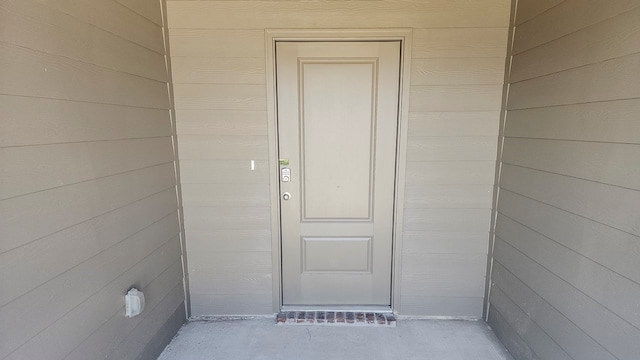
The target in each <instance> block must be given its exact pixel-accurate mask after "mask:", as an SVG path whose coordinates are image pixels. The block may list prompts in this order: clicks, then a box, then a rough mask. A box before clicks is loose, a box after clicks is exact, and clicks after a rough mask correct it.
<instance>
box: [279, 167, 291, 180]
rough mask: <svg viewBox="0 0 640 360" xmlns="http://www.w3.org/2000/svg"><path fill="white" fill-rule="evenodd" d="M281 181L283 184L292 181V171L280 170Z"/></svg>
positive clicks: (287, 169)
mask: <svg viewBox="0 0 640 360" xmlns="http://www.w3.org/2000/svg"><path fill="white" fill-rule="evenodd" d="M280 180H282V182H289V181H291V169H289V168H282V169H280Z"/></svg>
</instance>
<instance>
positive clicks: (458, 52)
mask: <svg viewBox="0 0 640 360" xmlns="http://www.w3.org/2000/svg"><path fill="white" fill-rule="evenodd" d="M509 7H510V1H508V0H483V1H473V2H471V1H461V0H454V1H451V0H437V1H429V2H425V1H397V0H385V1H374V2H372V1H348V2H333V1H327V2H325V1H320V2H305V1H268V2H264V1H255V2H234V1H171V0H170V1H168V15H169V27H170V31H169V33H170V43H171V56H172V72H173V80H174V82H175V97H176V112H177V128H178V137H179V150H180V151H179V153H180V157H181V159H180V163H181V177H182V182H183V185H182V186H183V197H184V204H183V205H184V207H185V227H186V236H187V239H188V240H187V243H188V245H187V248H188V249H187V250H188V253H189V272H190V274H189V276H190V290H191V299H192V306H193V308H192V310H193V314H194V315H210V314H264V313H270V312H272V311H273V305H272V293H271V291H272V290H271V288H270V284H271V282H272V281H273V279H272V273H271V272H272V271H271V266H272V265H271V264H270V263H267V260H268V259H270V258H271V255H270V254H271V253H270V244H271V240H272V239H271V229H270V215H271V212H270V200H269V199H270V198H269V181H270V179H269V175H268V174H269V172H268V166H269V164H268V160H269V159H268V141H269V139H268V138H267V114H266V87H265V83H266V79H265V77H266V72H265V49H264V29H267V28H288V29H292V28H302V29H308V28H317V29H326V28H376V27H377V28H388V27H399V28H406V27H411V28H413V49H412V52H413V59H412V63H413V67H412V69H407V70H408V71H410V72H411V84H412V86H411V91H410V94H406V96H407V97H408V98H409V99H410V109H411V112H410V120H409V134H410V138H409V139H408V156H407V160H408V163H407V184H406V186H407V188H406V194H407V195H406V197H405V204H406V209H405V224H404V228H405V234H404V246H405V248H404V249H402V252H403V254H404V256H405V257H406V258H405V260H404V261H405V262H407V264H410V265H408V266H407V267H404V268H403V270H402V277H401V278H402V284H401V287H402V294H401V295H402V296H401V302H400V303H399V304H396V306H397V309H398V310H400V312H401V313H403V314H418V315H447V316H471V317H479V316H481V315H482V301H483V290H482V289H483V288H484V282H485V264H486V254H487V247H488V234H489V224H490V209H491V197H492V193H493V183H494V171H495V170H494V169H495V159H496V144H497V134H498V124H499V116H500V108H501V101H502V83H503V78H504V62H505V61H504V60H505V59H504V58H505V53H506V42H507V25H508V14H509ZM252 160H254V161H255V170H253V171H252V170H251V168H250V163H251V161H252ZM221 254H222V255H221ZM267 255H268V256H267ZM219 258H220V259H225V258H226V259H233V261H236V262H238V264H242V265H243V266H241V267H238V266H234V267H233V268H230V266H229V265H225V264H226V263H227V262H226V261H218V260H216V259H219ZM258 260H259V261H258ZM425 274H428V276H425Z"/></svg>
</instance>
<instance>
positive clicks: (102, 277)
mask: <svg viewBox="0 0 640 360" xmlns="http://www.w3.org/2000/svg"><path fill="white" fill-rule="evenodd" d="M0 23H2V31H0V79H2V80H0V93H1V95H0V158H1V159H2V167H3V168H2V171H1V172H0V183H1V184H2V186H1V187H0V189H1V190H0V229H2V230H1V231H0V232H1V233H2V234H1V236H0V238H1V240H0V273H2V274H3V278H2V280H0V338H1V339H2V341H0V359H7V360H8V359H88V358H113V359H135V358H137V357H138V356H147V355H146V353H145V351H147V350H145V349H146V348H147V345H148V344H156V343H157V342H158V341H166V340H164V338H166V337H167V332H171V331H175V326H176V325H179V324H180V323H181V322H182V320H183V319H180V316H174V317H171V318H170V316H172V314H176V313H178V314H182V312H181V311H178V312H176V311H177V310H178V309H179V307H180V306H181V304H182V303H183V302H184V292H183V285H182V262H181V249H180V238H179V235H180V225H179V219H178V205H177V194H176V183H175V179H176V174H175V169H174V160H175V159H174V151H173V145H172V134H173V130H172V126H171V120H170V114H169V108H170V102H169V97H168V92H167V81H168V78H169V77H168V74H167V71H166V64H165V57H164V40H163V29H162V18H161V9H160V3H159V2H158V1H152V0H145V1H129V0H118V1H92V2H77V1H67V0H54V1H41V0H20V1H18V0H8V1H3V2H2V4H0ZM5 274H6V276H5ZM132 286H136V287H138V288H140V289H142V290H143V291H144V292H145V295H146V308H145V311H144V312H143V314H142V315H141V316H139V317H136V318H134V319H127V318H125V317H124V304H123V296H124V294H125V293H126V291H127V290H128V289H129V288H131V287H132ZM168 319H171V320H170V322H167V320H168ZM134 330H135V331H134ZM138 333H140V334H144V335H143V336H138V335H136V336H133V334H138ZM160 338H162V339H160ZM134 339H135V341H134ZM158 339H160V340H158ZM156 346H157V345H156ZM150 348H151V345H149V349H150ZM153 351H157V350H155V349H154V350H153Z"/></svg>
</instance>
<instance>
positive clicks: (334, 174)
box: [276, 41, 400, 306]
mask: <svg viewBox="0 0 640 360" xmlns="http://www.w3.org/2000/svg"><path fill="white" fill-rule="evenodd" d="M276 64H277V65H276V66H277V67H276V74H277V99H278V100H277V101H278V133H279V156H280V158H281V164H280V196H281V197H280V204H281V226H282V229H281V230H282V274H283V275H282V280H283V284H282V285H283V304H284V305H286V306H289V305H290V306H296V305H298V306H303V305H329V306H331V305H334V306H335V305H383V306H388V305H390V295H391V250H392V234H393V206H394V192H395V189H394V187H395V168H396V166H395V164H396V135H397V126H398V89H399V76H400V43H399V42H394V41H390V42H278V43H277V44H276Z"/></svg>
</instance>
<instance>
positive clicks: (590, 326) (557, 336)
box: [489, 0, 640, 360]
mask: <svg viewBox="0 0 640 360" xmlns="http://www.w3.org/2000/svg"><path fill="white" fill-rule="evenodd" d="M517 14H518V17H519V20H517V21H516V24H517V26H516V29H515V37H514V56H513V64H512V69H511V76H510V82H511V85H510V93H509V102H508V105H507V110H508V112H507V120H506V124H505V131H504V134H505V139H504V148H503V154H502V172H501V180H500V196H499V200H498V208H497V210H498V218H497V223H496V244H495V250H494V252H495V262H494V267H493V276H492V284H493V289H492V292H491V299H490V302H491V310H490V311H491V312H493V314H491V313H490V315H489V318H490V323H491V324H492V325H493V326H494V328H496V333H497V334H498V335H499V337H500V338H502V339H503V341H505V343H506V344H507V346H508V347H509V348H510V350H512V352H513V353H514V354H517V356H516V357H517V358H518V359H576V360H577V359H580V360H582V359H594V360H595V359H619V360H622V359H635V358H637V354H638V353H639V352H640V347H639V346H638V344H639V343H640V318H639V317H638V298H639V297H640V265H639V264H640V222H639V221H638V211H639V210H640V205H639V204H640V173H639V172H638V166H636V165H635V164H636V163H638V162H639V161H640V138H639V137H638V134H639V133H640V132H639V130H640V127H639V126H640V121H639V120H638V104H640V89H639V88H638V84H637V83H638V81H637V74H638V73H640V60H639V58H638V55H637V53H638V52H640V27H639V25H638V24H640V5H639V4H638V3H637V2H636V1H625V0H616V1H607V2H600V1H588V0H565V1H542V2H539V1H520V5H519V9H518V11H517ZM509 331H513V332H515V334H509Z"/></svg>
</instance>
